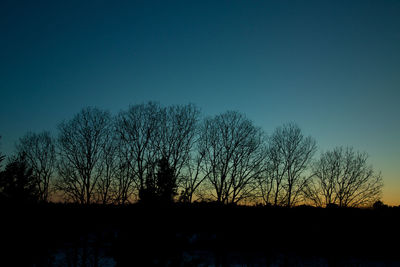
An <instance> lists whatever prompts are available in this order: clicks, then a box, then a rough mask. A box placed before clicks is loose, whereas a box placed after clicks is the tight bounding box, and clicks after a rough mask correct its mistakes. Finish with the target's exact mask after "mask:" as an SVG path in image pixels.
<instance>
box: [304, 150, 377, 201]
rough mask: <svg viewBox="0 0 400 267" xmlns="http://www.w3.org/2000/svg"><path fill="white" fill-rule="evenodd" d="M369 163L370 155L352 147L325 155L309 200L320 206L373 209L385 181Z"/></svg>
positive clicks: (315, 172)
mask: <svg viewBox="0 0 400 267" xmlns="http://www.w3.org/2000/svg"><path fill="white" fill-rule="evenodd" d="M367 160H368V155H367V154H366V153H361V152H356V151H354V149H353V148H349V147H347V148H342V147H337V148H335V149H334V150H332V151H327V152H325V153H322V154H321V157H320V159H319V160H318V161H317V162H315V164H314V165H313V177H314V183H313V184H311V185H310V186H309V187H308V188H307V191H306V192H307V196H308V198H309V199H310V200H311V201H312V202H313V203H314V204H315V205H317V206H326V205H329V204H336V205H338V206H340V207H358V206H367V205H372V204H373V203H374V202H375V201H377V200H379V198H380V196H381V193H382V186H383V181H382V177H381V175H380V173H378V174H377V173H375V172H374V170H373V168H372V166H371V165H368V163H367Z"/></svg>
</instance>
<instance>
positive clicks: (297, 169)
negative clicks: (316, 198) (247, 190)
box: [267, 123, 316, 207]
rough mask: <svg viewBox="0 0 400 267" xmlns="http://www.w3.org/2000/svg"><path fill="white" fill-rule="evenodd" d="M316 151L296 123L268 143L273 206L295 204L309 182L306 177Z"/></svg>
mask: <svg viewBox="0 0 400 267" xmlns="http://www.w3.org/2000/svg"><path fill="white" fill-rule="evenodd" d="M315 150H316V142H315V140H314V139H313V138H312V137H310V136H308V137H305V136H304V135H303V134H302V132H301V129H300V128H299V127H298V126H297V125H296V124H294V123H289V124H285V125H284V126H283V127H278V128H277V129H276V130H275V132H274V133H273V134H272V136H271V138H270V140H269V148H268V153H267V154H268V161H269V163H268V171H267V175H270V179H271V180H268V182H269V183H271V182H272V183H273V184H272V185H270V186H272V187H273V188H272V189H271V190H272V191H273V204H274V205H279V204H284V205H286V206H288V207H291V206H292V205H294V204H296V203H297V202H298V201H299V199H300V197H301V196H302V193H303V189H304V188H305V186H306V185H307V183H308V182H309V181H310V179H309V177H307V176H305V175H304V174H305V170H306V169H307V168H308V167H309V164H310V162H311V159H312V156H313V155H314V153H315Z"/></svg>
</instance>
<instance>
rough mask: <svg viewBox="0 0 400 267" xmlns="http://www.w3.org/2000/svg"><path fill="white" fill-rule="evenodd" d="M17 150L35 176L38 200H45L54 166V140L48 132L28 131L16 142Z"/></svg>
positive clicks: (48, 194) (47, 198)
mask: <svg viewBox="0 0 400 267" xmlns="http://www.w3.org/2000/svg"><path fill="white" fill-rule="evenodd" d="M16 147H17V151H18V153H20V154H24V155H25V157H26V160H27V161H28V163H29V166H31V168H32V171H33V176H34V177H35V178H36V187H37V189H38V193H39V198H40V201H44V202H47V201H48V200H49V196H50V192H51V190H50V182H51V179H52V177H53V173H54V172H55V168H56V152H55V142H54V140H53V138H52V137H51V136H50V133H49V132H42V133H40V134H36V133H30V132H28V133H27V134H26V135H25V136H23V137H22V138H21V139H20V140H19V142H18V143H17V146H16Z"/></svg>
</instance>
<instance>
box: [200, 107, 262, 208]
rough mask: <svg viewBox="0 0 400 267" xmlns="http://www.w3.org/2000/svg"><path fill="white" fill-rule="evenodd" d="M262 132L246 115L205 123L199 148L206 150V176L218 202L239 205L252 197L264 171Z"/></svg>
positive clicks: (235, 114) (225, 115)
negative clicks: (258, 179)
mask: <svg viewBox="0 0 400 267" xmlns="http://www.w3.org/2000/svg"><path fill="white" fill-rule="evenodd" d="M263 141H264V140H263V134H262V131H261V130H260V129H259V128H257V127H255V126H254V125H253V123H252V122H251V121H250V120H248V119H247V118H246V117H245V116H244V115H243V114H241V113H239V112H235V111H228V112H225V113H223V114H221V115H217V116H215V117H213V118H208V119H206V120H205V121H204V123H203V125H202V129H201V133H200V138H199V149H200V151H204V153H205V155H204V156H205V158H204V164H203V170H204V173H206V174H209V175H208V176H207V178H208V182H209V184H211V187H212V188H213V192H210V193H212V196H211V197H212V198H214V199H215V200H216V201H217V202H219V203H225V204H228V203H232V204H236V203H238V202H239V201H241V200H243V199H246V198H249V197H251V196H252V193H253V191H254V189H255V185H256V180H257V178H258V177H259V176H260V175H261V174H262V172H263V162H264V159H265V151H264V150H263V149H264V146H263Z"/></svg>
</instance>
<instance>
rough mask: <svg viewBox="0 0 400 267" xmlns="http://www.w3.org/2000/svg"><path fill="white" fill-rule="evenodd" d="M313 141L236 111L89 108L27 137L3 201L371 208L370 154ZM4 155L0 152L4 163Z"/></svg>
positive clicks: (375, 177) (376, 180)
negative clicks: (322, 147) (320, 147)
mask: <svg viewBox="0 0 400 267" xmlns="http://www.w3.org/2000/svg"><path fill="white" fill-rule="evenodd" d="M316 151H317V146H316V141H315V139H314V138H312V137H311V136H305V135H304V134H303V133H302V131H301V129H300V128H299V127H298V126H297V125H296V124H294V123H289V124H284V125H283V126H281V127H278V128H277V129H275V131H274V132H273V133H271V134H266V133H265V132H264V131H263V130H262V129H261V128H259V127H257V126H255V125H254V124H253V122H252V121H251V120H249V119H248V118H247V117H246V116H245V115H244V114H241V113H239V112H236V111H227V112H225V113H222V114H219V115H216V116H212V117H205V118H203V116H202V114H201V112H200V110H199V109H198V108H197V107H196V106H195V105H192V104H188V105H174V106H168V107H163V106H160V105H159V104H157V103H153V102H149V103H147V104H140V105H133V106H130V107H129V108H128V109H127V110H125V111H121V112H120V113H119V114H117V115H116V116H112V115H111V114H110V113H109V112H108V111H105V110H101V109H98V108H92V107H87V108H84V109H82V110H81V111H80V112H79V113H77V114H76V115H75V116H74V117H73V118H72V119H70V120H65V121H63V122H62V123H60V124H59V125H58V130H57V134H56V136H52V135H51V134H50V133H49V132H42V133H31V132H29V133H27V134H26V135H25V136H23V137H22V138H21V139H20V140H19V141H18V143H17V144H16V153H15V155H14V156H11V157H9V159H8V162H7V164H6V165H5V166H4V167H3V169H2V171H1V173H0V197H1V201H6V202H7V201H9V202H26V201H29V202H32V201H38V202H49V201H65V202H75V203H80V204H91V203H101V204H127V203H132V202H138V201H141V202H146V203H158V204H167V203H172V202H176V201H179V202H186V203H191V202H194V201H215V202H217V203H221V204H237V203H242V204H264V205H273V206H287V207H292V206H295V205H298V204H310V205H314V206H322V207H324V206H332V205H333V206H340V207H359V206H370V205H372V203H375V202H376V201H378V200H379V199H380V196H381V192H382V186H383V181H382V178H381V175H380V173H377V172H375V171H374V169H373V167H372V166H371V165H369V163H368V162H367V159H368V156H367V154H366V153H362V152H358V151H355V150H354V149H353V148H350V147H345V148H344V147H337V148H335V149H333V150H332V151H326V152H324V153H322V154H321V155H319V157H316V155H315V154H316ZM2 161H3V163H4V156H1V155H0V168H1V163H2Z"/></svg>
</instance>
